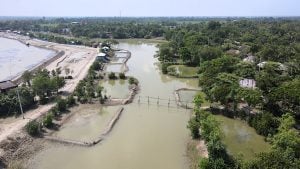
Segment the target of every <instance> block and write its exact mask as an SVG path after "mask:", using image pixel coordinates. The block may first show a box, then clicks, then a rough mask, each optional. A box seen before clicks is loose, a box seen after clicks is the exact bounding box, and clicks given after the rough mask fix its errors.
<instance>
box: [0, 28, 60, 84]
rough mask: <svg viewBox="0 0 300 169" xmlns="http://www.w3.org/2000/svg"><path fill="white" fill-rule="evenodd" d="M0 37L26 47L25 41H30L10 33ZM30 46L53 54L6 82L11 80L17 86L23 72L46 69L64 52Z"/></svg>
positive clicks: (2, 34) (27, 38)
mask: <svg viewBox="0 0 300 169" xmlns="http://www.w3.org/2000/svg"><path fill="white" fill-rule="evenodd" d="M0 37H1V38H5V39H10V40H15V41H18V42H20V43H22V44H23V45H26V40H27V41H29V40H32V39H31V38H29V37H22V36H21V35H16V34H12V33H3V32H0ZM30 46H34V47H36V48H40V49H43V50H49V51H51V52H54V53H53V54H51V55H52V56H49V57H47V59H44V60H42V61H40V62H39V63H37V64H36V65H33V66H31V67H30V68H28V69H25V70H24V71H21V72H19V73H17V74H15V75H13V76H11V77H9V78H7V79H6V80H11V81H12V82H14V83H16V84H17V85H19V84H20V83H21V80H22V74H23V73H24V72H25V71H30V72H34V71H36V70H38V69H43V68H45V67H47V66H48V65H49V64H50V63H52V62H54V61H55V60H57V59H59V58H60V57H62V56H63V55H64V54H65V53H64V51H58V50H55V49H53V48H49V47H45V46H42V45H37V44H33V45H32V44H30Z"/></svg>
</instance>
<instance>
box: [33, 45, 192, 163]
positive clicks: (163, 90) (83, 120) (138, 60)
mask: <svg viewBox="0 0 300 169" xmlns="http://www.w3.org/2000/svg"><path fill="white" fill-rule="evenodd" d="M119 47H120V48H123V49H127V50H129V51H131V52H132V57H131V59H130V60H129V61H128V66H129V72H128V73H127V75H132V76H135V77H136V78H137V79H138V80H139V82H140V86H141V90H140V92H139V94H138V95H137V96H136V99H137V98H138V96H141V98H144V96H151V97H160V98H174V90H175V89H176V88H180V87H193V88H195V87H196V86H197V80H186V79H184V80H178V79H174V78H172V77H168V76H163V75H161V73H160V71H159V69H158V66H157V64H156V62H157V59H155V58H154V57H153V56H154V55H155V52H156V50H157V48H156V47H155V45H147V44H120V46H119ZM111 85H112V86H113V87H116V88H118V89H116V90H125V91H128V88H127V87H126V83H124V85H125V87H124V86H122V85H121V84H120V83H119V81H116V82H115V83H114V84H113V83H109V82H105V83H104V84H103V86H105V87H109V86H111ZM118 86H119V87H118ZM121 88H122V89H121ZM109 92H110V93H111V92H112V91H111V90H109V89H107V93H109ZM120 94H121V95H120V97H122V95H123V94H124V91H120ZM111 95H112V96H115V95H116V93H112V94H111ZM144 101H145V100H141V104H137V103H132V104H130V105H127V106H125V107H124V108H125V110H124V112H123V114H122V115H121V117H120V120H119V121H118V122H117V124H116V125H115V127H114V128H113V130H112V132H111V133H110V134H109V135H108V136H107V138H106V139H105V140H104V141H103V142H101V143H100V144H98V145H96V146H94V147H89V148H86V147H74V146H64V145H60V144H55V143H47V145H46V148H45V150H43V151H42V152H40V153H38V154H37V155H36V156H35V157H34V158H33V159H32V160H31V163H30V164H29V166H30V168H43V169H53V168H62V169H81V168H86V169H94V168H107V169H120V168H122V169H141V168H143V169H153V168H155V169H160V168H161V169H183V168H188V163H187V161H188V160H187V158H186V156H185V152H186V143H187V141H188V139H189V131H188V129H187V128H186V125H187V121H188V120H189V117H190V112H189V111H187V110H185V109H181V108H176V107H173V108H168V107H167V106H166V105H159V106H157V103H156V101H155V102H150V105H148V104H145V102H144ZM160 104H162V102H160ZM86 109H88V108H86ZM110 109H111V108H104V110H105V111H106V110H107V112H105V113H104V114H103V115H100V114H101V113H99V112H101V111H103V110H101V108H100V107H99V108H98V109H97V108H91V110H92V111H95V114H96V115H93V113H91V112H90V113H87V114H86V116H84V115H78V116H74V119H75V120H71V121H70V124H69V123H67V124H66V125H65V126H64V127H63V128H62V130H61V131H58V132H57V133H56V134H57V136H60V137H62V138H65V137H66V138H72V139H74V138H75V137H78V138H79V140H83V139H84V140H86V139H88V138H91V139H93V138H95V137H97V136H98V135H97V134H98V133H101V129H102V128H103V124H104V123H105V124H106V122H107V121H108V120H109V119H110V117H111V116H110V115H109V114H114V113H115V111H113V110H110ZM78 113H79V112H78ZM100 118H101V120H99V119H100ZM96 123H98V124H99V125H96ZM79 124H80V125H79ZM85 131H86V132H85Z"/></svg>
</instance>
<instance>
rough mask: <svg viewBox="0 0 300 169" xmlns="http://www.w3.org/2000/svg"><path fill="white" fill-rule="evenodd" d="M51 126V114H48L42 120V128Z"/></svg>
mask: <svg viewBox="0 0 300 169" xmlns="http://www.w3.org/2000/svg"><path fill="white" fill-rule="evenodd" d="M52 125H53V114H51V113H48V114H47V115H46V116H45V117H44V118H43V126H45V127H47V128H50V127H52Z"/></svg>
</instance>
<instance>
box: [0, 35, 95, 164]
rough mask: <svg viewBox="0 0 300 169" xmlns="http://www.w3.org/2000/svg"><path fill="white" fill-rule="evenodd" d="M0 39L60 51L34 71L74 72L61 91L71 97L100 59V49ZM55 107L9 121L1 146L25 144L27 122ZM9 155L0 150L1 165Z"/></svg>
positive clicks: (4, 126) (2, 126)
mask: <svg viewBox="0 0 300 169" xmlns="http://www.w3.org/2000/svg"><path fill="white" fill-rule="evenodd" d="M3 36H4V37H3ZM0 37H3V38H8V39H12V40H17V41H19V42H21V43H22V42H23V43H24V42H26V41H27V40H28V41H29V43H30V45H32V46H35V47H40V48H43V49H48V50H49V49H50V50H52V51H59V53H56V56H53V57H51V58H50V59H48V60H47V63H45V62H42V63H40V64H39V66H35V67H34V68H33V69H32V70H36V69H37V68H41V67H43V68H45V69H47V70H48V71H51V70H54V69H56V68H58V67H60V68H62V71H64V69H67V68H69V69H71V70H72V73H71V75H72V76H73V79H69V80H67V81H66V84H65V86H64V87H63V88H61V89H60V91H63V92H66V93H72V92H73V91H74V89H75V87H76V86H77V84H78V83H79V81H80V80H82V79H83V78H84V77H86V75H87V73H88V69H89V68H90V66H91V65H92V64H93V63H94V60H95V58H96V56H97V49H95V48H89V47H84V46H75V45H74V46H73V45H72V46H71V45H63V44H57V43H51V42H44V41H40V40H36V39H28V37H25V36H21V35H11V34H6V33H2V32H0ZM61 58H63V60H61ZM58 63H59V64H58ZM32 70H31V71H32ZM62 76H64V72H63V73H62ZM14 81H20V75H19V77H15V78H14ZM17 83H19V82H17ZM53 106H54V104H51V103H50V104H47V105H40V106H38V107H37V108H35V109H31V110H28V111H27V112H26V113H25V119H23V118H22V117H17V118H13V119H12V120H11V121H8V123H2V124H0V131H1V133H0V144H2V143H5V142H10V141H12V140H15V141H19V140H20V141H22V138H26V137H27V136H26V134H25V137H23V136H22V135H24V130H23V128H24V126H25V125H26V124H27V122H28V121H29V120H33V119H38V118H40V117H42V116H43V115H44V114H45V113H47V112H48V111H49V110H50V109H51V108H52V107H53ZM15 143H16V142H13V141H12V143H11V144H12V145H14V144H15ZM8 145H9V144H8ZM20 146H21V148H24V147H22V146H23V144H22V145H20ZM24 146H26V145H24ZM33 146H34V145H33ZM18 149H19V147H15V149H14V150H15V151H17V150H18ZM25 149H26V147H25ZM6 155H7V151H5V149H3V147H0V163H1V161H3V163H4V162H5V163H6V162H8V161H5V160H3V159H4V157H3V156H6ZM6 164H7V163H6ZM0 168H1V166H0Z"/></svg>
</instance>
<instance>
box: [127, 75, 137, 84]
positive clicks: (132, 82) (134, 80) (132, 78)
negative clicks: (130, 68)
mask: <svg viewBox="0 0 300 169" xmlns="http://www.w3.org/2000/svg"><path fill="white" fill-rule="evenodd" d="M128 83H129V84H131V85H132V84H135V85H138V84H139V81H138V80H137V79H136V78H134V77H130V78H129V79H128Z"/></svg>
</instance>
